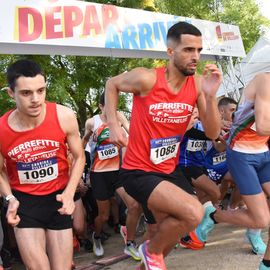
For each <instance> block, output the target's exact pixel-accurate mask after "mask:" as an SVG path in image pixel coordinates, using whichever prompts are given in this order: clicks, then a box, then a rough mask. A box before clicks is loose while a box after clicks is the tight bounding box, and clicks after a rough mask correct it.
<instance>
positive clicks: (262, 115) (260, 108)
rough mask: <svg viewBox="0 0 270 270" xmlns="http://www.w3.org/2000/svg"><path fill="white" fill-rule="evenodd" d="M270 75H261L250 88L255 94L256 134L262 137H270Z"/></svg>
mask: <svg viewBox="0 0 270 270" xmlns="http://www.w3.org/2000/svg"><path fill="white" fill-rule="evenodd" d="M269 85H270V74H266V73H263V74H259V75H257V76H256V77H255V79H254V82H253V83H252V84H251V85H250V87H254V90H252V91H254V92H255V104H254V110H255V123H256V132H257V133H258V134H259V135H262V136H269V135H270V91H269Z"/></svg>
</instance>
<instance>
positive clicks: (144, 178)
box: [119, 167, 195, 224]
mask: <svg viewBox="0 0 270 270" xmlns="http://www.w3.org/2000/svg"><path fill="white" fill-rule="evenodd" d="M119 177H120V179H122V182H123V186H124V188H125V190H126V192H127V193H128V194H129V195H130V196H131V197H133V198H134V199H135V200H136V201H138V202H139V203H140V204H141V205H142V208H143V211H144V215H145V219H146V222H147V223H149V224H154V223H156V221H155V219H154V217H153V214H152V212H151V211H150V210H149V209H148V207H147V201H148V199H149V197H150V195H151V193H152V191H153V190H154V189H155V188H156V186H157V185H158V184H159V183H161V182H162V181H164V180H165V181H169V182H171V183H173V184H175V185H176V186H178V187H179V188H181V189H182V190H184V191H186V192H187V193H189V194H192V195H195V192H194V189H193V187H192V186H191V185H190V183H189V182H188V181H187V179H186V178H185V176H184V175H183V173H182V172H181V170H180V168H179V167H176V169H175V171H173V172H172V173H171V174H163V173H157V172H145V171H141V170H126V169H121V170H120V173H119Z"/></svg>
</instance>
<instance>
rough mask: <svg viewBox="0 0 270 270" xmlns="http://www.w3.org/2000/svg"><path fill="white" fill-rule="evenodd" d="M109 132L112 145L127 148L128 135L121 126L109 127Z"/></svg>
mask: <svg viewBox="0 0 270 270" xmlns="http://www.w3.org/2000/svg"><path fill="white" fill-rule="evenodd" d="M109 130H110V142H111V143H113V144H114V145H116V146H119V147H125V146H127V143H128V139H127V135H126V132H125V131H124V130H123V129H122V127H121V126H120V125H111V126H109Z"/></svg>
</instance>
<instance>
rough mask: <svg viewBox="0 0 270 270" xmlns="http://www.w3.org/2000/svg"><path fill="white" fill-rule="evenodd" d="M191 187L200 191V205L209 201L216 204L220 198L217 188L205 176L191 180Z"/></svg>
mask: <svg viewBox="0 0 270 270" xmlns="http://www.w3.org/2000/svg"><path fill="white" fill-rule="evenodd" d="M192 185H193V186H194V187H195V188H196V190H201V191H203V193H204V196H201V198H200V197H199V200H200V202H201V203H202V204H204V203H205V202H207V201H211V202H212V203H213V204H215V203H217V201H218V199H219V198H220V190H219V188H218V186H217V185H216V184H215V183H214V182H213V181H212V180H211V179H210V178H209V177H208V176H207V175H205V174H203V175H201V176H200V177H198V178H197V179H196V180H194V179H192Z"/></svg>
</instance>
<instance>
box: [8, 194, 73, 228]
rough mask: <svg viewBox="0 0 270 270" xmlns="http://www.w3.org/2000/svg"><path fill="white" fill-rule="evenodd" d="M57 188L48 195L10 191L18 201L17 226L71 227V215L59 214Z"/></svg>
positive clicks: (59, 203) (60, 204)
mask: <svg viewBox="0 0 270 270" xmlns="http://www.w3.org/2000/svg"><path fill="white" fill-rule="evenodd" d="M62 192H63V190H58V191H57V192H53V193H51V194H48V195H40V196H38V195H31V194H28V193H24V192H20V191H16V190H13V191H12V193H13V194H14V196H15V197H16V198H17V199H18V201H19V202H20V206H19V209H18V215H19V217H20V219H21V221H20V222H19V224H18V225H17V227H18V228H43V229H50V230H65V229H70V228H72V218H71V215H61V214H60V213H59V212H58V211H57V210H58V209H59V208H61V207H62V203H61V202H58V201H56V195H57V194H59V193H62Z"/></svg>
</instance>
